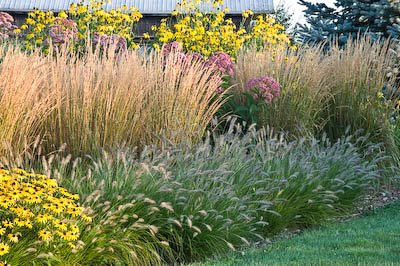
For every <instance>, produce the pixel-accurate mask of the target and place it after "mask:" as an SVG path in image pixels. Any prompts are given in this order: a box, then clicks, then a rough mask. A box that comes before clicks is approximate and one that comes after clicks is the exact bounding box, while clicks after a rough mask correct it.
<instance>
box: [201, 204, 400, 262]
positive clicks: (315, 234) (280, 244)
mask: <svg viewBox="0 0 400 266" xmlns="http://www.w3.org/2000/svg"><path fill="white" fill-rule="evenodd" d="M194 265H195V266H222V265H257V266H260V265H400V203H396V204H392V205H390V206H388V207H386V208H383V209H380V210H377V211H374V212H371V213H369V214H368V215H365V216H364V217H362V218H359V219H356V220H352V221H349V222H345V223H341V224H334V225H328V226H325V227H322V228H319V229H313V230H309V231H306V232H305V233H304V234H302V235H299V236H296V237H293V238H291V239H285V240H280V241H277V242H276V243H274V244H272V245H270V246H268V247H266V248H265V249H263V250H259V249H253V250H249V251H246V252H244V253H242V254H240V253H235V254H232V255H231V256H229V257H228V258H224V259H221V260H218V261H210V262H207V263H204V264H194Z"/></svg>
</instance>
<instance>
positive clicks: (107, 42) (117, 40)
mask: <svg viewBox="0 0 400 266" xmlns="http://www.w3.org/2000/svg"><path fill="white" fill-rule="evenodd" d="M93 44H94V45H96V46H97V45H99V46H100V48H101V49H104V50H106V49H108V47H110V46H115V51H117V52H125V51H126V50H127V49H128V45H127V42H126V39H125V38H124V37H122V36H120V35H118V34H113V35H111V36H109V35H106V34H100V33H97V32H96V33H94V36H93Z"/></svg>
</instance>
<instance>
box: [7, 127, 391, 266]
mask: <svg viewBox="0 0 400 266" xmlns="http://www.w3.org/2000/svg"><path fill="white" fill-rule="evenodd" d="M241 130H242V129H241V128H240V127H238V126H237V123H235V121H232V124H231V125H230V128H229V129H228V130H227V132H226V133H225V134H224V135H218V134H216V133H215V134H213V135H208V137H207V138H206V139H204V141H202V142H200V143H199V144H197V145H195V146H192V145H190V146H189V145H186V144H185V143H183V144H179V145H176V144H171V142H168V141H167V140H165V143H164V145H162V146H163V149H161V150H160V149H159V148H156V147H154V146H153V147H150V146H147V147H145V148H144V149H143V150H142V152H140V153H139V155H140V156H137V152H136V151H134V150H133V151H132V150H131V149H129V148H122V147H121V148H119V149H115V150H114V151H113V152H103V153H101V154H98V155H92V156H91V162H89V163H88V161H87V160H85V161H83V160H81V159H76V160H74V161H71V157H70V156H69V157H67V158H63V157H62V156H61V154H53V155H50V156H49V157H47V160H46V159H45V158H46V156H44V157H43V156H39V157H40V158H43V159H42V160H41V163H42V166H41V165H40V163H38V164H36V165H35V166H34V167H35V168H43V169H47V171H50V172H52V173H54V176H56V177H57V179H58V180H59V182H60V184H62V185H63V186H64V187H66V188H73V189H74V191H76V192H78V193H79V195H80V202H81V203H82V204H83V205H84V206H87V207H89V208H90V210H91V211H92V212H91V214H90V216H91V217H93V222H92V223H91V224H90V225H88V226H86V227H82V228H81V240H82V241H83V242H84V243H86V245H85V247H84V248H83V249H82V250H80V252H79V253H76V254H74V255H71V256H65V257H64V260H63V261H64V262H66V263H70V265H74V263H75V264H76V265H79V264H78V262H80V263H82V262H84V263H86V264H92V265H101V264H111V265H114V264H118V263H122V264H127V265H162V264H163V263H164V264H165V263H170V264H173V263H180V262H191V261H197V260H202V259H204V258H207V257H210V256H214V255H223V254H226V252H228V251H230V250H234V249H237V248H240V247H243V246H247V245H249V244H250V243H252V242H258V241H263V240H265V238H268V237H271V236H273V235H275V234H276V233H279V232H282V230H285V229H298V228H304V227H309V226H313V225H317V224H321V223H324V222H327V221H329V220H330V219H332V218H334V217H338V216H342V215H345V214H347V213H348V212H349V211H350V210H352V208H353V207H354V205H355V204H356V202H357V200H358V199H359V198H360V197H361V196H362V195H364V193H366V192H367V191H368V192H369V191H370V190H371V188H372V187H373V185H374V184H375V183H377V182H378V181H379V180H380V178H381V170H380V169H379V167H378V163H380V162H382V161H385V160H387V157H385V156H384V155H383V154H382V153H381V152H380V146H379V145H369V144H368V142H367V138H365V137H359V138H357V137H348V138H342V139H340V140H339V141H337V142H334V143H331V142H330V141H329V139H327V138H324V139H322V140H316V139H313V138H312V139H302V140H299V141H295V142H288V141H286V140H284V138H283V137H282V136H276V135H274V134H273V133H272V132H267V131H265V130H259V131H257V130H255V128H254V127H251V128H250V129H249V130H248V131H247V133H244V132H242V131H241ZM360 143H362V145H363V146H364V147H368V148H367V149H366V153H360V150H359V149H358V148H357V146H360ZM10 158H12V157H10ZM26 158H32V156H27V157H26ZM9 162H11V163H13V162H19V163H20V164H22V165H23V164H24V160H20V159H18V157H14V159H10V161H9ZM25 163H27V165H31V159H29V160H28V161H25Z"/></svg>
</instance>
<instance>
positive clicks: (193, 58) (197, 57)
mask: <svg viewBox="0 0 400 266" xmlns="http://www.w3.org/2000/svg"><path fill="white" fill-rule="evenodd" d="M188 57H189V59H190V60H191V61H192V62H201V63H202V64H205V63H206V60H205V59H204V57H203V56H202V55H201V54H200V53H197V52H194V53H190V54H189V55H188Z"/></svg>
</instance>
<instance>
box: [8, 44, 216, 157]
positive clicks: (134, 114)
mask: <svg viewBox="0 0 400 266" xmlns="http://www.w3.org/2000/svg"><path fill="white" fill-rule="evenodd" d="M67 49H68V48H67V47H64V48H63V49H61V50H59V51H58V52H56V53H55V55H54V56H44V55H42V54H40V52H38V51H37V52H35V53H33V54H30V55H28V54H26V53H24V52H22V51H21V50H19V49H18V48H15V47H14V48H12V47H10V48H8V49H7V48H3V50H1V49H0V58H1V61H0V80H1V82H0V92H1V93H0V102H1V104H3V106H4V107H5V108H2V109H1V110H0V117H1V119H0V129H2V130H1V131H0V154H2V153H3V152H4V151H5V150H6V149H7V147H6V145H5V143H12V144H11V146H12V147H13V149H14V150H15V151H16V152H21V151H22V150H23V149H24V143H26V142H27V143H33V142H34V141H35V139H36V138H37V137H38V136H40V137H42V138H43V139H44V140H45V143H47V144H46V147H45V148H46V150H47V151H48V152H51V151H53V150H54V149H55V148H56V147H60V146H62V145H63V144H66V145H67V151H68V152H70V153H72V154H73V155H74V156H79V155H82V154H90V153H92V152H94V153H96V152H97V151H99V149H103V148H104V149H114V148H115V147H118V146H120V145H123V144H125V145H128V146H130V147H143V146H144V145H147V144H156V145H157V144H161V142H162V140H161V137H160V136H162V135H164V136H166V137H168V138H169V139H170V140H171V141H174V142H176V143H178V142H184V141H190V142H192V143H196V142H197V141H199V140H200V139H201V138H202V136H203V134H204V132H205V131H206V129H207V127H208V125H209V123H210V121H211V120H212V119H213V117H214V114H215V113H216V112H217V110H218V109H219V107H220V106H221V104H222V102H223V99H222V95H220V94H218V93H217V90H218V88H220V87H221V84H222V81H221V78H220V76H219V75H218V74H217V73H215V71H214V70H213V69H210V68H204V63H203V62H201V61H200V60H184V61H182V60H181V59H182V58H181V54H180V53H171V54H170V55H169V56H167V57H164V56H162V55H161V54H160V53H157V52H153V53H150V54H149V55H143V54H141V53H140V52H139V51H132V50H129V51H126V52H125V53H123V54H116V52H115V48H114V47H113V46H110V47H109V48H108V50H107V51H106V52H102V51H101V49H100V48H99V49H97V50H95V51H91V50H89V51H88V52H87V53H86V54H84V55H81V56H77V55H71V54H70V53H68V51H67Z"/></svg>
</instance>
